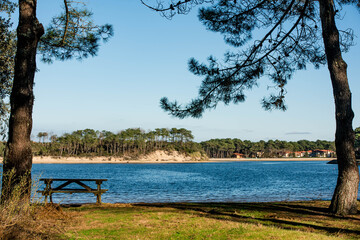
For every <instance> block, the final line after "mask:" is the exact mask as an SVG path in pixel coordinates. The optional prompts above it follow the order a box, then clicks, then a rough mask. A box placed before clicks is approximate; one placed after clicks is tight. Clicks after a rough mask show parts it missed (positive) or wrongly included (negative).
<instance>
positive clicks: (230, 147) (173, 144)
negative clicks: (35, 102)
mask: <svg viewBox="0 0 360 240" xmlns="http://www.w3.org/2000/svg"><path fill="white" fill-rule="evenodd" d="M193 139H194V136H193V134H192V132H191V131H190V130H187V129H184V128H179V129H178V128H171V129H168V128H156V129H155V130H151V131H144V130H142V129H140V128H129V129H126V130H122V131H120V132H118V133H113V132H110V131H96V130H93V129H84V130H77V131H74V132H72V133H65V134H63V135H61V136H57V135H52V134H49V133H47V132H39V133H38V135H37V139H36V140H37V141H33V142H32V148H33V153H34V155H35V156H119V157H122V156H131V157H133V156H139V155H143V154H147V153H151V152H154V151H156V150H165V151H173V150H175V151H179V152H181V153H185V154H191V153H195V152H200V153H203V154H206V155H207V156H208V157H210V158H229V157H232V156H233V154H234V153H241V154H244V157H259V153H261V157H279V154H280V153H281V152H285V151H288V152H296V151H308V150H315V149H326V150H332V151H335V144H334V142H333V141H324V140H317V141H308V140H300V141H296V142H288V141H280V140H269V141H258V142H252V141H249V140H240V139H230V138H227V139H211V140H208V141H204V142H200V143H197V142H194V141H193ZM4 146H5V143H4V142H2V143H1V144H0V150H1V151H2V150H3V149H4Z"/></svg>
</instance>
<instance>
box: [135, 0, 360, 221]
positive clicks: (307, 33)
mask: <svg viewBox="0 0 360 240" xmlns="http://www.w3.org/2000/svg"><path fill="white" fill-rule="evenodd" d="M141 1H142V2H143V4H145V3H144V1H143V0H141ZM204 2H210V3H212V4H211V6H210V7H203V8H201V9H200V11H199V18H200V21H202V22H203V23H204V25H205V26H206V27H207V29H209V30H211V31H214V32H219V33H221V34H222V35H223V36H224V40H225V42H226V43H228V44H229V45H231V46H233V47H243V49H241V51H238V52H228V53H226V54H225V61H224V63H221V62H219V61H217V60H216V59H215V58H214V57H212V56H211V57H209V59H208V62H209V63H208V64H201V63H199V62H198V61H197V60H195V59H191V60H190V61H189V70H190V71H191V72H192V73H193V74H195V75H197V76H201V77H203V82H202V84H201V86H200V89H199V96H198V97H197V98H196V99H194V100H192V101H191V102H190V103H189V104H188V105H186V106H185V107H183V106H182V105H180V104H178V103H177V102H176V101H175V102H169V101H168V99H167V98H163V99H161V106H162V108H163V109H165V110H166V111H168V112H169V113H170V114H171V115H173V116H176V117H179V118H184V117H188V116H191V117H201V115H202V114H203V112H204V111H205V110H206V109H212V108H215V107H216V106H217V104H218V103H219V102H224V103H225V104H230V103H231V102H233V103H239V102H243V101H244V100H245V91H246V90H248V89H251V88H253V87H254V86H256V85H257V81H258V79H260V78H261V77H263V76H267V77H268V78H270V79H271V80H272V81H273V82H274V89H276V90H278V91H277V94H270V96H269V97H267V98H263V100H262V105H263V107H264V108H265V109H266V110H271V109H281V110H285V109H286V105H285V102H284V99H285V95H286V90H285V85H286V83H287V82H288V80H289V79H290V78H291V77H292V75H293V73H294V71H295V70H300V69H305V68H306V65H307V64H308V63H311V64H313V65H314V66H315V68H319V67H320V66H321V65H325V64H326V63H327V66H328V69H329V72H330V77H331V82H332V86H333V94H334V99H335V109H336V134H335V135H336V139H335V144H336V151H337V156H338V166H339V168H338V169H339V174H338V181H337V185H336V188H335V191H334V195H333V198H332V201H331V205H330V209H331V211H332V212H333V213H335V214H339V215H347V214H351V213H355V212H357V195H358V186H359V169H358V167H357V165H356V161H355V151H354V139H355V138H354V131H353V128H352V120H353V117H354V113H353V111H352V108H351V92H350V88H349V85H348V79H347V72H346V69H347V65H346V63H345V61H344V60H343V58H342V56H341V53H342V52H343V51H347V50H348V48H349V46H351V45H352V40H353V34H352V31H351V30H348V31H338V29H337V27H336V22H335V18H336V17H340V10H341V9H342V7H343V6H344V5H346V4H348V5H350V4H351V5H355V6H357V7H358V8H360V3H359V1H358V0H336V1H333V0H319V1H315V0H303V1H297V0H282V1H268V0H243V1H236V0H214V1H205V0H182V1H177V2H175V1H171V3H169V4H168V5H166V4H164V3H163V2H160V3H159V5H157V6H155V7H151V6H149V4H145V5H147V6H148V7H150V8H151V9H153V10H155V11H158V12H160V13H162V14H163V15H164V16H166V17H168V18H171V17H172V16H174V15H175V14H176V13H180V14H184V13H188V12H189V11H190V9H191V8H192V7H193V6H195V5H198V4H203V3H204ZM318 24H321V28H320V26H319V25H318ZM257 29H262V30H263V31H262V32H263V33H264V34H263V36H262V37H260V38H258V39H257V40H255V41H253V43H251V44H248V43H249V40H251V39H252V32H253V31H254V30H257ZM246 44H248V45H246ZM245 47H247V48H245Z"/></svg>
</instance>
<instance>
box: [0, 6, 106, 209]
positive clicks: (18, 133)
mask: <svg viewBox="0 0 360 240" xmlns="http://www.w3.org/2000/svg"><path fill="white" fill-rule="evenodd" d="M2 2H4V1H2ZM5 2H8V1H7V0H6V1H5ZM63 3H64V10H65V11H64V12H63V13H62V14H61V15H59V16H58V17H54V18H53V19H52V22H51V24H50V25H49V27H48V28H47V30H46V31H45V30H44V27H43V25H42V24H41V23H40V22H39V21H38V19H37V17H36V7H37V0H19V1H18V9H19V23H18V26H17V46H16V49H17V50H16V57H15V67H14V80H13V87H12V91H11V97H10V105H11V113H10V120H9V134H8V142H7V145H6V149H5V156H4V164H3V179H2V184H3V186H10V185H12V186H15V185H17V184H18V182H19V181H20V179H22V178H24V176H26V178H27V183H28V185H27V191H25V194H24V197H25V198H26V199H27V200H30V192H31V167H32V152H31V141H30V135H31V130H32V109H33V103H34V93H33V85H34V76H35V71H36V54H37V53H40V54H41V55H42V59H43V60H44V61H46V62H51V61H52V60H53V59H59V60H65V59H70V58H72V57H73V56H75V57H76V58H78V59H82V58H86V57H88V56H94V55H96V52H97V50H98V47H99V42H100V40H101V39H103V40H107V39H108V37H110V36H111V35H112V28H111V26H110V25H104V26H96V25H94V24H93V23H92V21H91V12H89V11H88V10H86V8H85V6H84V5H83V3H80V2H78V1H72V0H63ZM39 43H40V44H39ZM38 47H39V48H38ZM10 172H14V176H13V179H12V182H9V181H10V179H8V178H7V177H6V176H7V175H9V173H10ZM13 189H15V188H14V187H6V188H5V187H3V188H2V195H1V201H2V202H4V201H6V200H7V198H9V197H10V196H11V194H12V190H13Z"/></svg>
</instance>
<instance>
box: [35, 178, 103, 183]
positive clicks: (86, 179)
mask: <svg viewBox="0 0 360 240" xmlns="http://www.w3.org/2000/svg"><path fill="white" fill-rule="evenodd" d="M48 180H52V181H103V182H104V181H107V179H96V178H93V179H92V178H85V179H81V178H40V179H39V181H48Z"/></svg>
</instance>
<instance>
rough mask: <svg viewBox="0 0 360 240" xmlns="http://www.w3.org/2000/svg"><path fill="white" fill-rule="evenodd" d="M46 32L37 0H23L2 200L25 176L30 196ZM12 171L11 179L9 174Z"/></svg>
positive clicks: (25, 193) (20, 9) (21, 0)
mask: <svg viewBox="0 0 360 240" xmlns="http://www.w3.org/2000/svg"><path fill="white" fill-rule="evenodd" d="M42 34H44V28H43V26H42V25H41V24H40V23H39V21H38V20H37V18H36V0H19V25H18V28H17V37H18V42H17V52H16V57H15V76H14V82H13V89H12V92H11V97H10V103H11V113H10V120H9V136H8V137H9V139H8V142H7V145H6V149H5V155H4V165H3V181H2V186H3V188H2V197H1V200H2V202H4V201H5V200H6V199H7V198H9V197H10V196H11V194H12V192H13V190H14V187H15V186H16V185H18V184H19V183H20V181H21V180H22V181H24V180H25V181H26V185H25V189H24V190H25V191H24V196H25V197H28V199H29V200H30V192H31V166H32V152H31V142H30V135H31V129H32V109H33V103H34V95H33V85H34V75H35V71H36V49H37V44H38V42H39V39H40V37H41V36H42ZM12 171H13V173H12V181H11V180H10V179H9V178H7V176H8V175H9V174H10V173H11V172H12ZM24 178H25V179H24Z"/></svg>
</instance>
